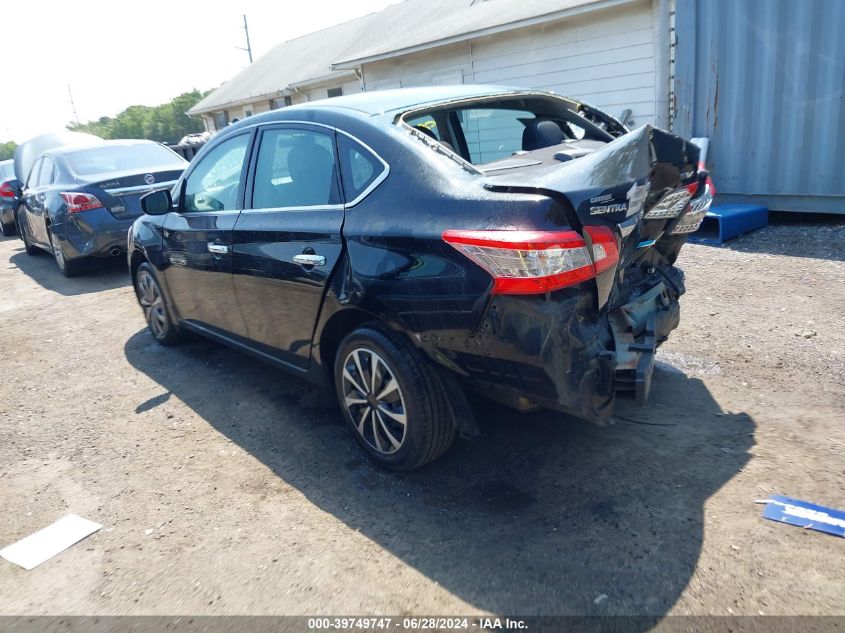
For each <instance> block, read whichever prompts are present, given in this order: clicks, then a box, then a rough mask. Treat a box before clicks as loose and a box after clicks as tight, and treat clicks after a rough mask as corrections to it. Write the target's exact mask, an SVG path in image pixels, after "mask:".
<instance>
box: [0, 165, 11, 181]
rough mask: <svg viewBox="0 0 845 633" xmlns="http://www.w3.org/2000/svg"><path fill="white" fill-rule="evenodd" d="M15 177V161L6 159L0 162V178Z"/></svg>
mask: <svg viewBox="0 0 845 633" xmlns="http://www.w3.org/2000/svg"><path fill="white" fill-rule="evenodd" d="M14 177H15V163H14V161H11V160H10V161H8V162H3V163H0V180H6V179H7V178H14Z"/></svg>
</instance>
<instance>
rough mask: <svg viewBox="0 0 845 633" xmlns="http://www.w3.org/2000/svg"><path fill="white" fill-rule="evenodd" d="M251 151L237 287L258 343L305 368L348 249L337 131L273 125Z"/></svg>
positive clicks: (239, 229) (238, 229)
mask: <svg viewBox="0 0 845 633" xmlns="http://www.w3.org/2000/svg"><path fill="white" fill-rule="evenodd" d="M253 154H254V159H253V161H252V164H253V167H252V168H251V169H250V176H249V178H248V179H247V195H246V200H245V202H246V205H245V209H244V211H243V213H241V215H240V216H239V217H238V221H237V224H236V225H235V244H234V258H233V273H234V281H235V291H236V293H237V297H238V302H239V304H240V306H241V310H242V312H243V314H244V318H245V320H246V326H247V332H248V335H249V338H250V339H252V341H254V342H255V343H257V347H258V348H259V349H262V351H264V352H266V353H269V354H272V355H273V356H275V357H276V358H278V359H280V360H282V361H285V362H287V363H289V364H291V365H293V366H296V367H299V368H307V366H308V360H309V358H310V347H311V338H312V334H313V331H314V325H315V323H316V320H317V316H318V314H319V310H320V306H321V304H322V299H323V293H324V290H325V287H326V283H327V281H328V279H329V276H330V274H331V272H332V270H333V269H334V267H335V264H336V263H337V261H338V260H339V258H340V255H341V252H342V249H343V243H342V239H341V227H342V226H343V204H342V200H341V192H340V177H339V169H338V162H337V152H336V148H335V133H334V131H333V130H331V129H329V128H326V127H322V126H318V125H308V124H278V125H268V126H265V127H263V128H260V130H259V132H258V136H257V138H256V143H255V149H254V150H253Z"/></svg>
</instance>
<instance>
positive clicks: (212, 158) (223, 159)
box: [183, 134, 249, 212]
mask: <svg viewBox="0 0 845 633" xmlns="http://www.w3.org/2000/svg"><path fill="white" fill-rule="evenodd" d="M248 146H249V134H239V135H238V136H235V137H232V138H229V139H226V140H225V141H223V142H222V143H220V144H219V145H218V146H217V147H215V148H214V149H212V150H211V151H210V152H208V154H206V155H205V156H203V157H202V158H201V159H200V161H199V163H197V166H196V167H195V168H194V169H193V171H191V173H190V175H188V178H187V179H186V181H185V201H184V204H183V209H184V210H185V211H189V212H190V211H229V210H232V209H236V208H237V204H238V188H239V187H240V184H241V174H242V172H243V167H244V158H246V150H247V147H248Z"/></svg>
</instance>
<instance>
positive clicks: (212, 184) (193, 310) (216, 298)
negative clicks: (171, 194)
mask: <svg viewBox="0 0 845 633" xmlns="http://www.w3.org/2000/svg"><path fill="white" fill-rule="evenodd" d="M251 142H252V132H251V131H245V132H243V133H241V134H237V135H235V136H230V137H228V138H226V139H225V140H222V141H221V142H219V143H218V144H217V145H216V146H215V147H213V148H212V149H211V150H210V151H209V152H207V153H206V154H205V155H204V156H202V157H201V158H200V159H199V161H198V162H197V163H196V164H195V165H192V166H191V168H190V171H189V172H188V173H187V174H186V176H185V178H184V180H183V181H182V183H181V185H180V192H179V195H178V199H177V202H176V209H175V210H174V211H172V212H171V213H169V214H168V217H167V218H166V219H165V221H164V224H163V226H162V229H163V230H162V235H163V244H162V246H163V256H164V258H165V261H166V268H165V273H164V276H165V281H166V282H167V286H168V289H169V291H170V295H171V299H172V300H173V303H174V305H175V307H176V311H177V312H178V313H179V317H180V319H182V320H184V321H187V322H188V323H189V324H191V325H194V326H197V327H200V328H206V329H209V330H211V331H212V332H216V333H218V334H234V335H237V336H243V335H244V334H245V327H244V321H243V318H242V316H241V312H240V308H239V307H238V305H237V301H236V300H235V294H234V288H233V285H232V243H233V229H234V226H235V222H236V220H237V219H238V214H239V213H240V210H241V208H242V206H243V202H242V201H243V185H244V173H245V171H246V162H247V156H248V155H249V149H250V145H251Z"/></svg>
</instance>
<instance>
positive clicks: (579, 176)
mask: <svg viewBox="0 0 845 633" xmlns="http://www.w3.org/2000/svg"><path fill="white" fill-rule="evenodd" d="M587 143H589V145H588V144H587ZM581 145H582V146H584V147H580V148H579V147H578V146H579V143H578V142H569V143H565V144H562V145H556V146H553V147H548V148H544V149H542V150H536V151H534V152H529V153H526V154H522V155H520V156H516V157H512V158H511V159H506V160H507V161H508V164H507V165H505V166H504V167H497V165H495V164H492V165H486V166H483V168H484V170H485V172H486V174H487V180H488V182H487V185H486V186H487V188H488V189H491V190H493V191H497V190H501V191H532V192H536V193H542V194H545V195H548V196H550V197H554V198H556V199H558V200H559V201H561V203H562V204H563V205H564V206H565V207H566V213H567V220H568V222H569V224H570V225H571V226H572V227H573V228H574V229H575V230H577V231H579V232H581V233H582V236H583V237H584V238H585V240H587V243H588V244H590V242H589V237H588V234H587V232H586V231H584V228H585V227H588V226H606V227H611V228H612V229H613V230H614V233H615V234H616V236H617V239H618V241H619V255H620V258H619V264H618V265H617V266H616V267H615V268H614V269H612V270H609V271H606V272H605V273H603V274H600V275H599V276H598V277H597V278H596V285H597V290H598V305H599V308H605V307H608V306H609V305H610V306H612V304H613V302H612V301H610V299H611V297H612V295H613V294H614V293H616V294H623V293H622V292H621V291H622V290H623V288H622V286H623V285H624V281H625V271H626V269H627V268H629V267H631V266H632V265H635V264H636V263H637V262H638V261H640V260H642V259H644V258H647V257H649V255H648V253H649V251H651V250H652V249H658V250H659V251H660V252H662V253H663V254H664V256H665V257H666V259H667V261H668V263H669V264H670V265H671V264H672V263H673V262H674V260H675V258H676V257H677V252H678V250H680V246H681V245H682V244H683V243H684V242H685V241H686V240H685V237H682V236H685V235H686V234H687V233H689V232H692V231H694V230H696V229H697V228H698V225H699V224H700V223H701V220H702V219H703V217H704V213H705V212H706V210H707V208H709V204H710V200H712V198H710V196H709V192H708V191H705V189H706V187H705V182H704V181H705V178H706V173H704V172H699V169H698V164H699V149H698V147H697V146H696V145H694V144H693V143H690V142H688V141H685V140H684V139H682V138H681V137H679V136H676V135H674V134H671V133H669V132H665V131H663V130H659V129H657V128H653V127H651V126H648V125H646V126H643V127H640V128H638V129H636V130H633V131H632V132H629V133H628V134H625V135H624V136H621V137H619V138H617V139H616V140H614V141H612V142H610V143H607V144H603V145H601V146H599V147H597V148H596V145H595V143H594V142H583V143H581ZM503 162H504V161H503ZM550 228H551V227H550Z"/></svg>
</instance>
